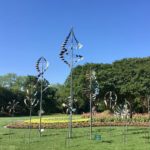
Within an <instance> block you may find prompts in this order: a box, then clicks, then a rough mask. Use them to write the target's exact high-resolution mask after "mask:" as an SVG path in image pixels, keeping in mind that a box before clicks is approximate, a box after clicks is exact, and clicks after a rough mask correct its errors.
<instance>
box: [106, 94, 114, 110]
mask: <svg viewBox="0 0 150 150" xmlns="http://www.w3.org/2000/svg"><path fill="white" fill-rule="evenodd" d="M104 103H105V105H106V107H107V108H108V109H110V110H113V109H114V107H115V106H116V104H117V94H116V93H115V92H112V91H109V92H107V93H106V94H105V96H104Z"/></svg>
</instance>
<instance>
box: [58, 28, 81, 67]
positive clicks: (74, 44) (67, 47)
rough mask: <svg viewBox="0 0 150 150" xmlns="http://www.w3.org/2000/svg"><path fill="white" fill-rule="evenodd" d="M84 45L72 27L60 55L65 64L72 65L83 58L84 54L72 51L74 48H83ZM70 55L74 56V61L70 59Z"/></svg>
mask: <svg viewBox="0 0 150 150" xmlns="http://www.w3.org/2000/svg"><path fill="white" fill-rule="evenodd" d="M82 47H83V46H82V44H81V43H79V41H78V40H77V38H76V37H75V34H74V31H73V28H72V29H71V30H70V32H69V34H68V36H67V37H66V39H65V41H64V42H63V44H62V46H61V51H60V54H59V57H60V59H61V60H62V61H63V62H64V63H65V64H67V65H68V66H69V67H71V65H73V64H72V63H77V62H78V61H80V60H82V59H83V56H81V55H78V54H74V53H73V52H72V49H76V50H77V49H81V48H82ZM70 57H73V58H72V59H73V60H72V61H73V62H72V61H70Z"/></svg>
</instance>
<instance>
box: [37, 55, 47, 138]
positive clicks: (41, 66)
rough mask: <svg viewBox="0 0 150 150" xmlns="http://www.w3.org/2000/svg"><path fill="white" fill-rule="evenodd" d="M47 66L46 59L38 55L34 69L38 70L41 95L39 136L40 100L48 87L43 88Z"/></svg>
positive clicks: (40, 128)
mask: <svg viewBox="0 0 150 150" xmlns="http://www.w3.org/2000/svg"><path fill="white" fill-rule="evenodd" d="M48 67H49V63H48V61H47V60H46V59H45V58H44V57H40V58H39V59H38V61H37V63H36V70H37V72H38V76H37V77H38V81H39V82H40V83H41V96H40V110H39V118H40V123H39V133H40V137H41V132H42V131H43V129H42V113H43V112H44V111H43V108H42V101H43V92H44V91H45V90H46V89H47V88H48V87H49V86H47V87H46V88H45V89H43V82H44V73H45V72H46V71H47V69H48Z"/></svg>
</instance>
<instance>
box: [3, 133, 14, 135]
mask: <svg viewBox="0 0 150 150" xmlns="http://www.w3.org/2000/svg"><path fill="white" fill-rule="evenodd" d="M13 134H15V133H3V134H2V135H13Z"/></svg>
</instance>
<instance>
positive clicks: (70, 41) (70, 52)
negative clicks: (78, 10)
mask: <svg viewBox="0 0 150 150" xmlns="http://www.w3.org/2000/svg"><path fill="white" fill-rule="evenodd" d="M80 48H82V44H81V43H80V42H79V41H78V40H77V38H76V37H75V34H74V31H73V28H71V30H70V32H69V34H68V36H67V37H66V39H65V41H64V42H63V44H62V46H61V52H60V54H59V57H60V59H61V60H62V61H63V62H64V63H65V64H67V65H68V67H69V68H70V99H69V106H68V110H69V114H70V115H69V123H68V138H71V137H72V112H73V99H74V96H73V67H74V65H75V63H77V62H78V61H80V60H82V59H83V56H81V55H78V54H75V52H74V51H75V50H78V49H80Z"/></svg>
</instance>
